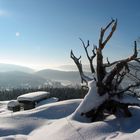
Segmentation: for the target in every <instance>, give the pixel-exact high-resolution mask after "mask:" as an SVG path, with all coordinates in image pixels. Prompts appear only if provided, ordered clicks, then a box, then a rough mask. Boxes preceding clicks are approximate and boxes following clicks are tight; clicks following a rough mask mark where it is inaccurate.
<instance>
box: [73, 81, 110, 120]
mask: <svg viewBox="0 0 140 140" xmlns="http://www.w3.org/2000/svg"><path fill="white" fill-rule="evenodd" d="M88 87H89V91H88V93H87V95H86V96H85V98H84V100H83V101H82V102H81V104H80V105H79V107H78V108H77V109H76V111H75V112H74V113H73V115H72V119H74V120H77V121H81V122H88V121H90V120H88V118H84V116H81V113H85V112H88V111H90V110H91V109H93V108H95V109H96V108H97V107H98V106H99V105H101V104H102V103H103V102H104V101H105V100H106V99H107V98H108V94H105V95H103V96H102V98H101V96H100V95H99V94H98V93H97V86H96V81H94V80H93V81H90V82H89V83H88Z"/></svg>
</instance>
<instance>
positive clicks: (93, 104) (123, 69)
mask: <svg viewBox="0 0 140 140" xmlns="http://www.w3.org/2000/svg"><path fill="white" fill-rule="evenodd" d="M116 27H117V20H114V19H112V20H111V22H109V24H107V26H106V27H105V28H101V31H100V37H99V44H98V47H94V48H93V50H92V53H93V54H92V56H89V53H88V47H89V46H90V44H89V41H87V45H85V43H84V41H83V40H82V39H80V40H81V42H82V45H83V47H84V49H85V52H86V56H87V58H88V60H89V65H90V68H91V74H92V76H93V77H92V78H91V77H88V76H86V75H85V74H84V72H83V69H82V64H81V61H80V59H81V56H80V57H79V58H77V57H76V56H75V55H74V53H73V51H71V58H72V59H73V60H74V62H75V64H76V65H77V68H78V70H79V73H80V76H81V81H82V82H86V83H87V86H88V88H89V91H88V93H87V95H86V96H85V98H84V99H83V101H82V103H81V104H80V105H79V107H78V108H77V109H76V111H75V112H74V114H73V118H74V119H77V120H81V121H85V118H89V119H90V120H91V121H96V120H100V119H104V114H105V113H106V112H107V113H108V114H114V115H116V114H117V112H119V111H120V110H121V111H122V112H123V114H124V116H126V117H130V116H131V115H132V114H131V112H130V111H129V109H128V106H129V105H131V106H132V105H137V106H139V105H140V103H139V100H137V99H136V100H135V102H133V103H132V102H123V100H122V98H120V97H123V98H125V97H127V96H128V91H129V93H130V92H131V95H136V93H135V92H134V91H133V88H135V87H138V86H140V79H138V78H137V76H136V75H135V78H136V79H137V82H135V83H133V84H131V85H130V84H129V85H128V86H126V87H125V88H124V89H123V88H122V87H121V86H120V85H121V83H122V81H123V79H124V78H125V76H128V75H129V74H130V68H129V67H130V66H132V63H130V62H133V61H136V62H139V59H140V58H138V51H137V42H136V41H135V42H134V53H133V55H132V56H130V57H128V58H126V59H122V60H118V61H114V62H112V63H110V62H109V60H108V58H107V63H104V62H103V49H104V48H105V46H106V44H107V42H108V41H109V40H110V38H111V37H112V35H113V34H114V32H115V30H116ZM109 28H111V31H110V32H109V34H108V35H107V37H106V38H105V33H106V32H107V30H109ZM94 58H96V68H94V66H93V59H94ZM129 64H130V65H129ZM108 67H110V71H109V72H108V71H107V68H108ZM133 76H134V75H133ZM120 87H121V88H120ZM135 97H136V96H135Z"/></svg>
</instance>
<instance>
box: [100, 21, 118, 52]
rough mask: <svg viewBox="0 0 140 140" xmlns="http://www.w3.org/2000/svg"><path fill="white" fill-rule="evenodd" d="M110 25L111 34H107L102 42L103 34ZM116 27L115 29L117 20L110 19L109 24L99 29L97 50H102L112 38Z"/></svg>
mask: <svg viewBox="0 0 140 140" xmlns="http://www.w3.org/2000/svg"><path fill="white" fill-rule="evenodd" d="M111 25H112V29H111V32H110V33H109V35H108V36H107V37H106V39H105V40H104V41H103V37H104V34H105V32H106V30H107V29H108V28H109V27H110V26H111ZM116 27H117V19H116V20H114V19H112V20H111V22H110V23H109V24H108V25H107V26H106V27H105V28H104V29H103V28H101V31H100V39H99V48H100V49H101V50H102V49H103V48H104V47H105V45H106V43H107V42H108V41H109V40H110V38H111V37H112V35H113V33H114V32H115V30H116Z"/></svg>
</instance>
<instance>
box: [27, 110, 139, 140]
mask: <svg viewBox="0 0 140 140" xmlns="http://www.w3.org/2000/svg"><path fill="white" fill-rule="evenodd" d="M130 110H131V112H132V114H133V117H131V118H124V117H122V118H115V116H113V115H111V116H109V117H108V118H107V119H106V120H105V121H99V122H94V123H81V122H78V121H75V120H71V117H66V118H63V119H60V120H57V121H56V122H54V123H51V124H50V125H46V126H42V127H41V128H39V129H37V130H34V131H33V132H31V133H30V134H29V135H28V139H29V140H40V139H41V140H47V139H50V140H94V139H95V140H139V136H140V124H139V123H138V121H139V116H140V108H137V107H130Z"/></svg>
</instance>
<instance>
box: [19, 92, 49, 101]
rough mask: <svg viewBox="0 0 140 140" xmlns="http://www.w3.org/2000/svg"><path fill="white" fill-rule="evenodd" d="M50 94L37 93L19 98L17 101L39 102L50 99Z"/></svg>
mask: <svg viewBox="0 0 140 140" xmlns="http://www.w3.org/2000/svg"><path fill="white" fill-rule="evenodd" d="M49 94H50V93H49V92H46V91H37V92H31V93H27V94H24V95H21V96H18V98H17V100H18V101H19V102H20V101H37V100H40V99H42V98H46V97H48V95H49Z"/></svg>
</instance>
